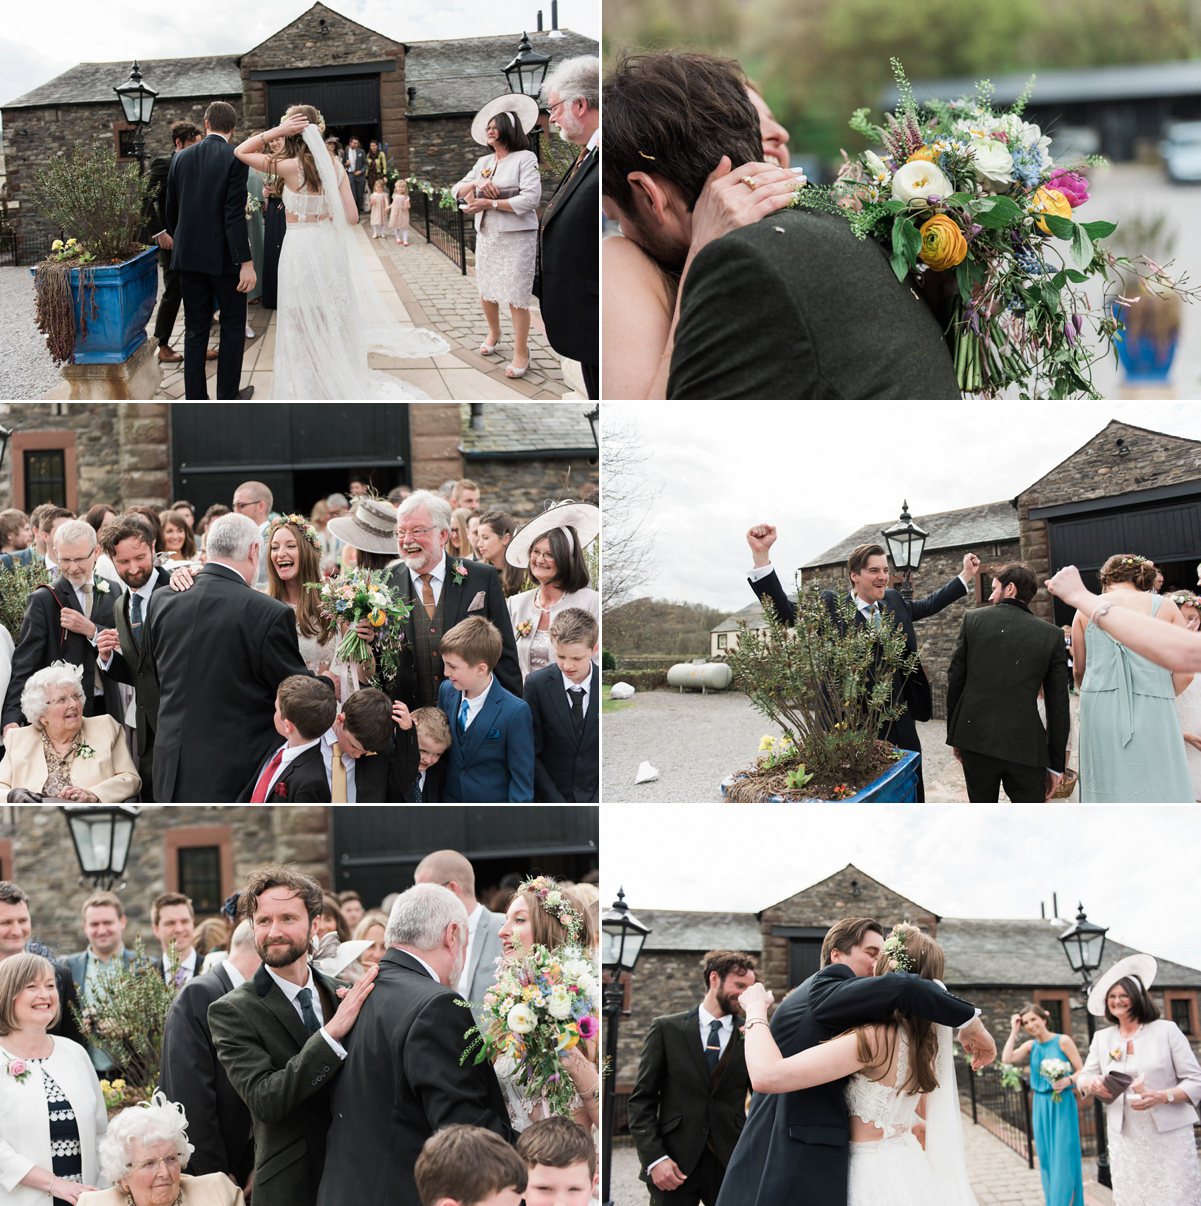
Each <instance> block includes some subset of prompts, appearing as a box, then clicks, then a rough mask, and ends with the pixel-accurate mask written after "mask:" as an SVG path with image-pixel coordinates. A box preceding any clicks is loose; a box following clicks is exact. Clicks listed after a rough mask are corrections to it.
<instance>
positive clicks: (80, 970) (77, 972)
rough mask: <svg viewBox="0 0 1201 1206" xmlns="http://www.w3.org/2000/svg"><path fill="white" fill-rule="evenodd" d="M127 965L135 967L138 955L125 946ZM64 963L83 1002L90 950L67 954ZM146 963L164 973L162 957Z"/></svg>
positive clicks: (156, 970)
mask: <svg viewBox="0 0 1201 1206" xmlns="http://www.w3.org/2000/svg"><path fill="white" fill-rule="evenodd" d="M121 958H122V960H123V961H124V963H125V966H126V967H133V965H134V964H135V963H136V962H137V956H136V955H135V954H134V952H133V951H131V950H130V949H129V948H128V947H126V948H125V951H124V953H123V954H122V956H121ZM61 963H62V965H63V966H64V967H65V968H66V969H67V971H69V972H70V973H71V980H72V981H73V983H74V984H75V992H76V994H77V996H78V1000H79V1002H80V1004H81V1007H82V1004H83V1001H84V992H83V989H84V985H85V984H86V983H87V974H88V952H87V950H86V949H84V950H82V951H75V952H74V953H73V954H70V955H67V956H66V957H65V958H63V959H62V960H61ZM145 964H146V966H147V967H148V968H150V969H151V970H152V971H155V972H157V973H158V974H159V975H160V976H161V975H162V974H163V961H162V960H161V959H147V960H145Z"/></svg>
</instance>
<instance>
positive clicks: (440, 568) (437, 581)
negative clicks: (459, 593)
mask: <svg viewBox="0 0 1201 1206" xmlns="http://www.w3.org/2000/svg"><path fill="white" fill-rule="evenodd" d="M429 576H430V590H432V591H433V592H434V606H435V607H437V605H438V600H439V599H440V598H442V583H443V581H444V580H445V578H446V558H445V557H441V558H439V560H438V561H436V562H435V563H434V564H433V565H432V566H431V567H430V570H429ZM409 577H410V578H412V579H413V586H414V587H415V588H416V591H417V602H418V603H420V602H422V598H421V591H422V582H421V575H420V574H415V573H413V571H412V570H409Z"/></svg>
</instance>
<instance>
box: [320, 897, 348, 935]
mask: <svg viewBox="0 0 1201 1206" xmlns="http://www.w3.org/2000/svg"><path fill="white" fill-rule="evenodd" d="M314 933H315V934H316V937H317V939H318V941H320V939H322V938H324V937H325V936H326V935H327V934H336V935H337V936H338V941H339V942H349V941H350V933H351V927H350V925H349V923H348V922H347V920H346V918H345V917H343V916H342V908H341V906H340V905H339V904H338V902H337V901H336V900H335V899H334V898H333V897H332V896H330V895H329V893H328V892H327V893H326V894H325V897H324V898H323V899H322V901H321V916H320V917H318V918H317V928H316V930H315V931H314Z"/></svg>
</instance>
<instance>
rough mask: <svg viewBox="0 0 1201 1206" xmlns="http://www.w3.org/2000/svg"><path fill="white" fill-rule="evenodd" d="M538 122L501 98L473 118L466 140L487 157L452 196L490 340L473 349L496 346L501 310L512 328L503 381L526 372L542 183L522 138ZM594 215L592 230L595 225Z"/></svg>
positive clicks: (526, 108) (485, 352)
mask: <svg viewBox="0 0 1201 1206" xmlns="http://www.w3.org/2000/svg"><path fill="white" fill-rule="evenodd" d="M537 123H538V102H537V101H535V100H534V98H533V97H532V96H523V95H520V94H514V93H507V94H506V95H504V96H498V97H497V98H496V99H495V100H491V101H489V102H488V103H487V104H486V105H485V106H484V107H483V108H482V109H481V110H480V111H479V112H478V113H477V114H476V115H475V117H474V118H473V119H472V122H471V137H472V139H473V140H474V141H475V142H478V143H480V144H482V145H483V146H486V147H488V149H489V154H487V155H483V156H481V157H480V158H479V159H477V160H476V162H475V166H474V167H473V168H472V169H471V171H470V172H468V174H467V175H466V176H464V177H463V179H462V180H460V181H459V183H458V184H456V185H455V186H454V187H453V188H452V189H451V191H452V193H453V194H454V195H455V196H456V197H458V198H459V199H460V201H461V202H462V204H461V205H460V206H459V208H460V209H462V210H463V211H464V212H465V213H468V214H471V215H472V216H473V217H474V218H475V229H476V237H475V238H476V245H475V273H476V283H477V284H478V285H479V290H480V304H481V305H482V306H483V308H484V318H485V319H486V320H487V323H488V337H487V338H486V339H485V340H484V342H483V343H482V344H480V347H479V353H480V355H481V356H491V355H492V354H493V353H494V352H495V351H496V345H497V344H498V343H500V307H501V306H502V305H507V306H508V307H509V316H510V318H511V319H512V322H513V359H512V360H511V361H510V362H509V365H508V367H507V368H506V369H505V376H506V377H510V378H515V377H524V376H525V374H526V371H527V369H528V368H529V367H530V350H529V343H528V340H529V334H530V296H531V292H532V290H533V286H534V268H535V263H536V260H537V256H538V214H537V209H538V205H539V203H540V202H541V200H542V178H541V176H539V174H538V160H537V158H536V157H535V155H534V153H533V152H532V151H531V150H530V149H529V146H530V140H529V138H528V137H527V134H528V133H529V131H530V130H532V129H533V128H534V126H535V125H537ZM595 220H596V219H595V214H594V215H593V223H594V224H595Z"/></svg>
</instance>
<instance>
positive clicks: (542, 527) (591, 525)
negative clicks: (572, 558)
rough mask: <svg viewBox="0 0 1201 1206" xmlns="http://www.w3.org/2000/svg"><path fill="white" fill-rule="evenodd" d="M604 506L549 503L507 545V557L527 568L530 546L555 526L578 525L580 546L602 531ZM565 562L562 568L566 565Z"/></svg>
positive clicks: (567, 526)
mask: <svg viewBox="0 0 1201 1206" xmlns="http://www.w3.org/2000/svg"><path fill="white" fill-rule="evenodd" d="M600 520H601V515H600V509H599V508H598V507H593V506H591V505H590V504H588V503H578V502H570V501H568V502H561V503H556V504H555V505H554V506H553V507H547V509H546V510H545V511H543V512H542V514H541V515H539V516H537V518H535V519H531V520H530V522H529V523H527V524H526V525H525V527H524V528H522V529H521V531H520V532H518V533H517V535H516V536H514V537H513V539H512V540H510V541H509V544H508V547H507V548H506V549H505V560H506V561H507V562H508V563H509V564H510V565H516V566H518V567H520V568H521V569H527V568H528V567H529V564H530V549H531V548H532V547H533V546H534V544H535V542H536V541H538V540H540V539H541V538H542V537H543V536H545V535H546V534H547V532H553V531H554V530H555V528H575V532H576V536H578V537H579V541H580V550H581V551H583V549H584V546H585V545H589V544H591V543H592V542H593V541H594V540H595V539H596V538H597V537H598V536H599V535H600ZM565 568H566V567H565V566H561V567H560V569H565Z"/></svg>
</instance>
